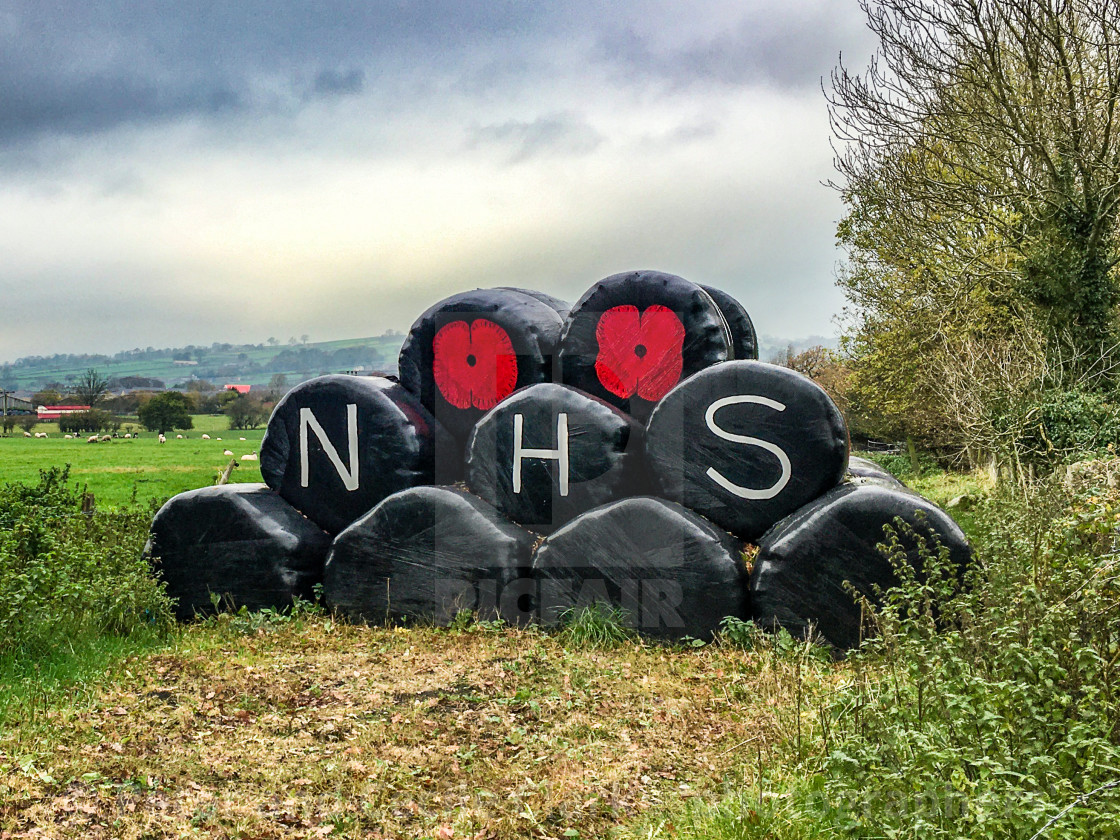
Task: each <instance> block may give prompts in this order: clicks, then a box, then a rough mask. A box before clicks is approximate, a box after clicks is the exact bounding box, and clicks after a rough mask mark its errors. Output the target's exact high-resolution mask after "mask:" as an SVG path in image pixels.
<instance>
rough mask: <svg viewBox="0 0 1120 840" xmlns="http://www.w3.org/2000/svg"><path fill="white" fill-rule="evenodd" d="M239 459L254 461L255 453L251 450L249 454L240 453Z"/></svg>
mask: <svg viewBox="0 0 1120 840" xmlns="http://www.w3.org/2000/svg"><path fill="white" fill-rule="evenodd" d="M241 460H242V461H255V460H257V453H256V452H253V453H251V454H249V455H242V456H241Z"/></svg>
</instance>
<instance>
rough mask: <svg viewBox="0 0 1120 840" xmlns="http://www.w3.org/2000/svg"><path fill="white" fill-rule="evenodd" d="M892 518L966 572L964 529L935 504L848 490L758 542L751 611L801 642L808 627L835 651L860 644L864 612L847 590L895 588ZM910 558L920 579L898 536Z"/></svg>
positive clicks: (894, 493)
mask: <svg viewBox="0 0 1120 840" xmlns="http://www.w3.org/2000/svg"><path fill="white" fill-rule="evenodd" d="M895 517H899V518H901V519H902V520H903V521H904V522H906V523H907V524H908V525H910V526H911V527H912V528H914V530H915V533H917V534H918V535H920V536H922V537H924V538H925V539H926V540H927V541H928V544H929V545H930V547H931V548H932V547H933V542H932V538H933V537H934V536H936V537H937V539H938V540H940V542H941V544H942V545H944V546H945V547H947V548H948V550H949V557H950V559H951V560H952V561H953V563H954V564H955V565H956V566H957V568H958V569H961V570H963V569H964V568H965V566H966V565H967V563H968V562H969V559H970V557H971V549H970V548H969V546H968V541H967V539H966V538H965V535H964V533H963V532H962V531H961V529H960V527H959V526H958V525H957V523H956V522H954V521H953V520H952V518H951V517H950V516H949V515H948V514H947V513H945V512H944V511H943V510H941V509H940V508H939V507H937V506H936V505H935V504H933V502H930V501H928V500H927V499H923V498H922V497H921V496H918V495H917V494H914V493H910V492H905V491H900V490H894V489H891V488H889V487H884V486H882V485H876V484H865V485H855V484H844V485H841V486H840V487H837V488H835V489H834V490H831V491H830V492H828V493H826V494H825V495H824V496H822V497H821V498H819V499H817V500H816V501H814V502H812V503H811V504H809V505H806V506H805V507H803V508H802V509H801V510H799V511H797V512H796V513H794V514H792V515H791V516H788V517H787V518H785V519H783V520H782V521H781V522H779V523H778V524H777V525H775V526H774V527H773V528H772V529H771V530H770V531H769V532H768V533H766V534H765V535H764V536H763V537H762V539H761V540H760V541H759V553H758V555H757V557H756V558H755V561H754V568H753V570H752V572H751V582H750V587H751V608H752V613H753V616H754V620H755V622H756V623H758V624H759V625H760V626H762V627H766V628H773V627H774V626H776V625H777V626H781V627H785V628H786V629H787V630H789V631H790V632H791V633H794V634H798V635H804V634H805V633H806V632H807V631H808V628H809V626H810V624H811V625H812V626H813V627H814V628H815V631H816V632H817V633H819V634H820V635H821V636H823V637H824V638H825V639H826V640H827V641H828V642H829V643H831V644H832V645H834V646H836V647H838V648H841V649H848V648H853V647H856V646H858V645H859V642H860V639H861V627H860V619H861V614H860V607H859V605H858V604H857V603H856V601H855V599H854V597H853V596H852V595H851V594H850V593H849V592H847V591H846V590H845V587H844V582H845V581H849V582H851V584H852V585H853V586H854V587H855V588H856V589H857V590H858V591H859V592H861V593H863V594H864V595H867V596H869V597H871V596H872V595H873V587H874V586H876V585H877V586H879V587H880V588H881V589H883V590H884V591H885V590H886V589H889V588H890V587H891V586H894V585H895V584H896V583H897V578H896V576H895V573H894V570H893V569H892V568H891V564H890V562H889V561H888V560H887V558H886V557H885V556H884V555H883V554H882V553H881V552H880V551H879V550H878V549H877V548H876V546H877V545H879V544H882V543H885V542H886V537H885V536H884V531H883V526H884V525H892V526H894V524H895ZM899 538H900V540H901V541H902V543H903V545H905V546H907V547H908V551H907V558H908V560H909V562H910V564H911V565H912V566H914V567H915V568H916V569H918V571H921V569H920V566H919V557H918V549H917V546H916V543H915V541H914V540H913V538H912V537H910V536H908V535H907V534H906V533H905V531H901V530H900V531H899Z"/></svg>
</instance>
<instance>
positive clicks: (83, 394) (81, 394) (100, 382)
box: [74, 368, 109, 408]
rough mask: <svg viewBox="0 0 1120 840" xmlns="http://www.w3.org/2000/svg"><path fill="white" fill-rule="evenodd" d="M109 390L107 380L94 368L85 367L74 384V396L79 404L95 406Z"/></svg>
mask: <svg viewBox="0 0 1120 840" xmlns="http://www.w3.org/2000/svg"><path fill="white" fill-rule="evenodd" d="M108 390H109V380H108V379H106V378H105V377H104V376H102V375H101V374H99V373H98V372H97V370H96V369H94V368H86V370H85V371H84V372H82V374H81V375H80V376H79V377H78V380H77V382H76V383H75V385H74V396H75V397H76V398H77V399H78V401H79V404H80V405H88V406H89V407H90V408H96V407H97V404H98V403H99V402H101V400H102V399H103V398H104V397H105V394H106V393H107V392H108Z"/></svg>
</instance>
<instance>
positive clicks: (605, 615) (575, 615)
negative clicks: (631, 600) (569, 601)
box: [559, 601, 639, 650]
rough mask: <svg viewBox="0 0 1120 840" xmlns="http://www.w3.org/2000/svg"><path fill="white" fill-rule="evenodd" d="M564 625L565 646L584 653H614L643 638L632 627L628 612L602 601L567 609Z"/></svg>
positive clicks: (562, 621) (561, 637)
mask: <svg viewBox="0 0 1120 840" xmlns="http://www.w3.org/2000/svg"><path fill="white" fill-rule="evenodd" d="M560 623H561V628H560V632H559V636H560V639H561V642H562V643H563V645H564V646H565V647H572V648H577V649H580V650H587V649H594V650H611V649H612V648H617V647H619V646H620V645H624V644H631V643H633V642H636V641H637V640H638V638H639V637H638V632H637V631H636V630H634V629H633V628H632V627H630V626H628V613H626V612H625V611H624V610H621V609H619V608H617V607H613V606H610V605H607V604H602V603H599V602H598V601H596V602H593V603H591V604H589V605H587V606H584V607H573V608H571V609H569V610H565V611H564V612H563V613H562V614H561V616H560Z"/></svg>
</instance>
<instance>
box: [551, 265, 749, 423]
mask: <svg viewBox="0 0 1120 840" xmlns="http://www.w3.org/2000/svg"><path fill="white" fill-rule="evenodd" d="M731 357H732V349H731V333H730V330H729V328H728V326H727V322H726V321H725V320H724V318H723V315H722V313H721V312H720V311H719V307H718V306H717V305H716V304H715V301H713V300H712V298H711V296H710V295H709V294H708V293H707V292H705V291H704V290H703V289H701V288H700V287H699V286H697V285H696V284H695V283H690V282H689V281H688V280H685V279H683V278H681V277H677V276H676V275H673V274H663V273H661V272H659V271H631V272H626V273H624V274H614V275H612V276H610V277H607V278H605V279H603V280H600V281H599V282H598V283H596V284H595V285H594V286H592V287H591V288H590V289H589V290H588V291H587V292H586V293H585V294H584V296H583V297H582V298H580V299H579V301H578V302H577V303H576V304H575V306H573V307H572V311H571V312H570V313H569V314H568V318H567V321H566V322H565V325H564V336H563V339H562V340H561V343H560V364H561V369H562V377H563V381H564V384H565V385H571V386H573V387H575V388H579V389H580V390H581V391H586V392H587V393H589V394H591V395H592V396H594V397H598V398H600V399H603V400H606V401H607V402H609V403H611V404H613V405H616V406H618V407H619V408H620V409H622V410H623V411H625V412H626V413H628V414H630V415H631V416H632V417H634V419H636V420H637V421H638V422H641V423H644V422H645V421H646V419H647V418H648V417H649V414H650V412H651V411H652V410H653V406H654V405H655V404H656V403H657V401H658V400H659V399H661V398H662V397H663V396H664V395H665V394H666V393H668V392H669V390H670V389H671V388H672V387H673V386H674V385H676V384H677V383H678V382H679V381H680V380H681V379H683V378H685V377H687V376H690V375H692V374H694V373H696V371H698V370H703V369H704V368H706V367H709V366H711V365H714V364H716V363H717V362H724V361H727V360H728V359H730V358H731Z"/></svg>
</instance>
